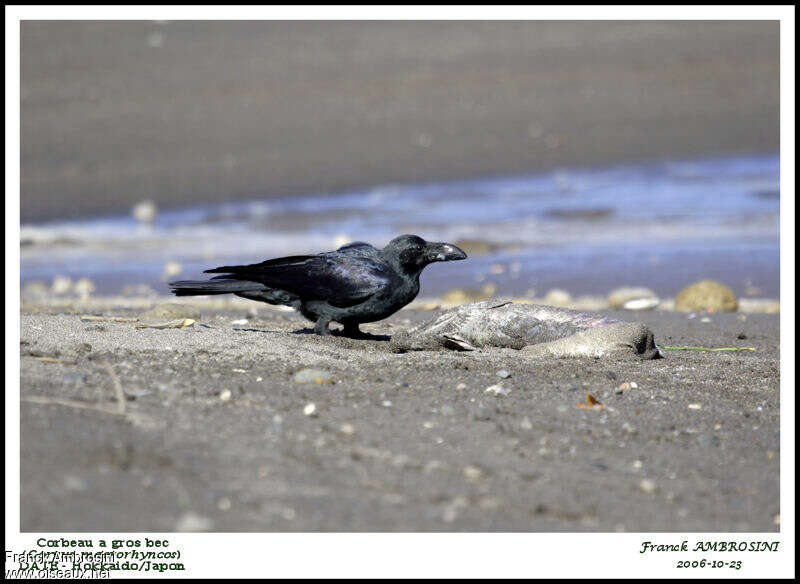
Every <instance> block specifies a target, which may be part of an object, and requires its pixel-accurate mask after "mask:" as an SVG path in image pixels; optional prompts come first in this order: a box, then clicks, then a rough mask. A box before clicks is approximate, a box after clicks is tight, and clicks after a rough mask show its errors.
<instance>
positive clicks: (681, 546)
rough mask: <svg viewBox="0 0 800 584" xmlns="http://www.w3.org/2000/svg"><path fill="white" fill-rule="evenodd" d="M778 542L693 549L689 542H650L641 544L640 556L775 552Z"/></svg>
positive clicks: (716, 544)
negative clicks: (655, 553)
mask: <svg viewBox="0 0 800 584" xmlns="http://www.w3.org/2000/svg"><path fill="white" fill-rule="evenodd" d="M779 545H780V542H778V541H744V540H742V541H698V542H696V543H695V544H694V546H693V547H690V546H689V541H688V540H684V541H682V542H681V543H666V544H657V543H653V542H651V541H645V542H642V549H640V550H639V553H640V554H644V553H646V552H688V551H693V552H777V551H778V546H779Z"/></svg>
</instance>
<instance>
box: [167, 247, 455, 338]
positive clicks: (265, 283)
mask: <svg viewBox="0 0 800 584" xmlns="http://www.w3.org/2000/svg"><path fill="white" fill-rule="evenodd" d="M466 257H467V254H465V253H464V252H463V251H462V250H460V249H459V248H458V247H456V246H455V245H453V244H450V243H432V242H427V241H425V240H424V239H422V238H421V237H417V236H416V235H401V236H400V237H396V238H394V239H393V240H392V241H390V242H389V245H387V246H386V247H384V248H383V249H377V248H374V247H372V246H371V245H369V244H368V243H363V242H360V241H359V242H356V243H350V244H348V245H345V246H342V247H340V248H339V249H337V250H336V251H329V252H325V253H320V254H317V255H301V256H290V257H285V258H277V259H273V260H267V261H264V262H261V263H260V264H250V265H246V266H222V267H219V268H214V269H213V270H206V273H211V274H222V275H220V276H216V277H214V278H212V279H211V280H206V281H192V280H183V281H180V282H171V283H170V287H171V288H172V292H173V293H174V294H175V295H177V296H199V295H207V294H235V295H236V296H241V297H243V298H249V299H250V300H258V301H260V302H267V303H269V304H284V305H287V306H292V307H294V308H296V309H297V310H298V311H299V312H300V313H301V314H302V315H303V316H305V317H306V318H307V319H309V320H311V321H314V322H315V323H316V324H315V326H314V331H315V332H316V333H318V334H321V335H324V334H329V332H330V331H329V330H328V324H329V323H330V322H331V321H335V322H338V323H341V324H342V325H344V332H345V334H349V335H351V336H358V335H359V334H360V331H359V330H358V325H359V324H360V323H362V322H374V321H376V320H381V319H383V318H386V317H387V316H389V315H391V314H394V313H395V312H397V311H398V310H400V309H401V308H402V307H403V306H405V305H406V304H408V303H409V302H411V301H412V300H413V299H414V298H415V297H416V296H417V293H419V275H420V273H422V270H423V268H425V266H427V265H428V264H430V263H433V262H443V261H451V260H463V259H466Z"/></svg>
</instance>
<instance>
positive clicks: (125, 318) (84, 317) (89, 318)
mask: <svg viewBox="0 0 800 584" xmlns="http://www.w3.org/2000/svg"><path fill="white" fill-rule="evenodd" d="M81 320H82V321H84V322H138V321H139V319H138V318H135V317H132V316H94V315H91V314H84V315H82V316H81Z"/></svg>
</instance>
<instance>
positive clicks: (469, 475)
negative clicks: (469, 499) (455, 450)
mask: <svg viewBox="0 0 800 584" xmlns="http://www.w3.org/2000/svg"><path fill="white" fill-rule="evenodd" d="M464 478H466V479H467V480H468V481H470V482H471V483H474V482H477V481H479V480H481V479H482V478H483V471H482V470H481V469H479V468H478V467H477V466H472V465H469V466H466V467H464Z"/></svg>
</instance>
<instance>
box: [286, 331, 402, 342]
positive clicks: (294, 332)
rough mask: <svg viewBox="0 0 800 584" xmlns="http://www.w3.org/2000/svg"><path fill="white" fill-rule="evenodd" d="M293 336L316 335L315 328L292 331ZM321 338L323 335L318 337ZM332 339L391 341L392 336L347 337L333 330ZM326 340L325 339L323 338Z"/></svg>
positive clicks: (362, 334)
mask: <svg viewBox="0 0 800 584" xmlns="http://www.w3.org/2000/svg"><path fill="white" fill-rule="evenodd" d="M291 334H293V335H314V334H316V333H315V332H314V329H313V328H305V329H300V330H299V331H292V332H291ZM318 336H321V335H318ZM330 336H331V337H337V338H342V339H352V340H354V341H391V340H392V337H391V335H373V334H371V333H365V332H363V331H362V332H360V333H359V334H357V335H346V334H345V333H344V331H341V330H336V329H331V334H330ZM323 338H324V337H323Z"/></svg>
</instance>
